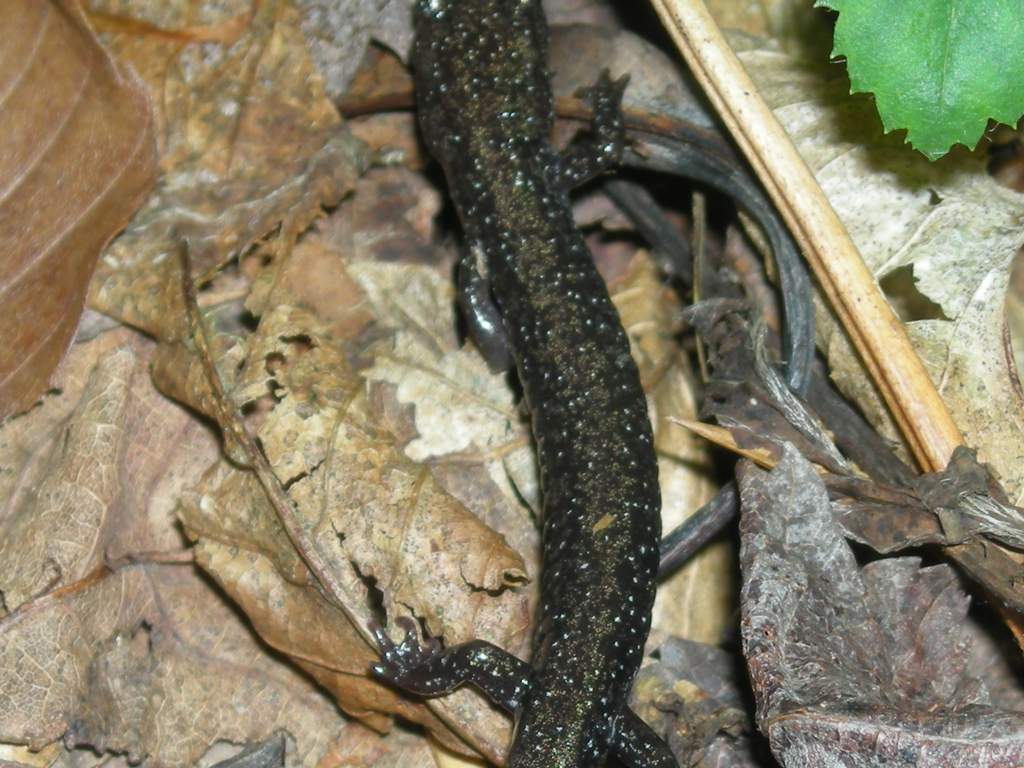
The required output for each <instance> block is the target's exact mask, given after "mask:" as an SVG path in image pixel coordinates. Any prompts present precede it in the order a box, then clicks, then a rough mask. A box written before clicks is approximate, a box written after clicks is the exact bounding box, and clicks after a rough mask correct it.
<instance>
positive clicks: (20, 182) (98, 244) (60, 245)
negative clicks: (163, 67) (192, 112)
mask: <svg viewBox="0 0 1024 768" xmlns="http://www.w3.org/2000/svg"><path fill="white" fill-rule="evenodd" d="M3 15H4V22H3V23H4V29H5V33H4V34H3V35H2V36H0V73H2V74H0V126H2V127H0V137H2V145H0V253H3V259H2V264H0V300H2V302H3V306H4V314H3V320H2V321H0V334H2V336H3V338H4V343H3V345H2V346H0V419H2V418H3V417H5V416H9V415H10V414H12V413H16V412H18V411H21V410H23V409H25V408H28V407H29V406H31V405H32V404H33V403H35V402H36V400H37V399H38V398H39V396H40V395H41V394H42V392H43V390H45V389H46V387H47V385H48V384H49V382H50V377H51V375H52V374H53V371H54V369H55V368H56V366H57V364H58V362H60V359H61V357H62V356H63V355H64V352H65V350H66V349H67V347H68V344H69V343H70V342H71V338H72V336H73V334H74V332H75V327H76V326H77V325H78V318H79V315H80V314H81V311H82V306H83V303H84V301H85V292H86V288H87V286H88V284H89V278H90V276H91V275H92V271H93V268H94V266H95V265H96V259H97V258H98V257H99V253H100V250H101V249H102V248H103V246H104V245H105V244H106V243H107V241H108V240H110V238H111V237H113V236H114V235H115V234H116V233H117V231H118V230H120V229H121V228H122V227H123V226H124V225H125V222H126V221H127V220H128V218H129V217H130V216H131V215H132V213H133V212H134V211H135V209H136V208H137V207H138V205H139V204H140V203H141V201H142V199H143V197H144V196H145V194H146V192H147V191H148V190H149V188H150V186H151V185H152V183H153V178H154V175H155V171H156V157H155V152H154V145H153V122H152V114H151V111H150V107H149V103H148V101H147V95H146V93H145V89H144V88H143V87H142V84H141V83H139V82H138V80H137V78H136V77H135V76H134V75H133V74H132V72H131V70H130V69H129V68H126V67H123V66H118V65H116V64H115V63H114V62H113V61H112V60H111V59H110V57H109V56H108V54H107V53H106V51H105V50H104V49H103V47H102V46H101V45H100V43H99V41H98V40H97V39H96V37H95V35H94V34H93V32H92V30H91V29H90V28H89V26H88V24H87V23H86V22H85V20H84V19H83V18H82V15H81V11H80V10H79V9H78V7H77V4H76V3H74V2H66V3H65V2H57V1H56V0H12V2H9V3H5V5H4V9H3Z"/></svg>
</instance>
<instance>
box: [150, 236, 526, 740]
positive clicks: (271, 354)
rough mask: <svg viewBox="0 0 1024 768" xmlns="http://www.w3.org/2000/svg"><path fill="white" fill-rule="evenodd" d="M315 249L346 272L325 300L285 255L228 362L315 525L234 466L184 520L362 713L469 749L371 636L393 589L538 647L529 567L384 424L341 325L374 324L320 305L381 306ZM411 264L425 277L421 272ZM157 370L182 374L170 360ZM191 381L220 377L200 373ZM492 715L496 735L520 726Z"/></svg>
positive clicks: (395, 600) (456, 701)
mask: <svg viewBox="0 0 1024 768" xmlns="http://www.w3.org/2000/svg"><path fill="white" fill-rule="evenodd" d="M311 249H312V250H311ZM311 252H312V253H315V254H317V258H318V259H333V262H334V269H333V271H331V270H324V271H322V273H321V276H322V277H323V280H322V281H321V282H320V284H319V286H318V288H317V291H316V293H315V294H312V295H311V294H309V293H308V289H302V290H299V289H298V288H297V287H298V286H300V285H304V284H305V283H304V281H303V280H300V279H299V277H300V275H303V274H304V272H302V270H304V269H305V268H306V267H307V266H308V263H309V262H308V260H307V258H305V257H300V258H294V257H292V256H289V257H281V259H280V260H279V264H278V265H276V268H275V269H274V271H273V277H272V279H271V280H270V286H269V287H268V288H266V289H265V290H263V291H261V295H262V296H263V298H261V299H260V303H259V306H260V311H261V314H262V316H261V318H260V322H259V326H258V328H257V329H256V331H255V332H254V333H252V334H251V335H249V336H247V337H245V338H244V339H236V340H235V341H236V344H237V347H238V348H237V351H236V352H235V353H229V354H228V357H229V358H233V359H237V360H238V363H237V364H236V365H233V366H232V367H231V368H228V369H222V370H223V374H224V379H225V381H224V384H225V387H226V390H227V393H228V397H229V398H231V399H232V401H233V403H234V406H235V407H236V408H238V409H241V410H245V409H247V408H249V407H251V406H255V405H256V404H258V403H262V405H260V406H259V409H258V412H259V417H258V420H257V421H256V422H254V424H253V426H254V429H255V431H256V434H257V435H258V437H259V440H260V444H261V445H262V447H263V450H264V451H265V452H266V455H267V457H268V459H269V460H270V463H271V465H272V467H273V468H274V471H275V473H276V474H277V476H278V478H279V480H280V481H281V482H282V483H283V484H284V485H285V486H286V487H287V489H288V493H289V496H290V497H291V499H292V501H293V502H294V510H293V511H292V510H285V513H286V514H294V515H295V519H296V521H297V524H298V527H299V529H300V530H302V531H304V532H306V533H305V534H303V537H302V539H301V540H296V541H293V540H291V539H290V538H289V535H288V534H286V533H285V530H284V528H283V527H282V525H281V523H280V522H279V519H278V515H279V514H280V513H281V510H275V509H274V508H273V507H272V506H271V504H270V503H269V502H268V500H267V498H266V495H265V491H264V489H263V487H262V486H261V485H260V483H259V482H257V481H256V479H255V478H254V477H253V476H252V475H251V474H249V473H248V472H246V471H244V470H241V469H239V468H238V467H237V466H235V465H233V464H232V463H230V462H228V461H224V462H221V464H220V465H219V466H218V467H217V468H216V470H215V471H214V472H213V473H211V474H210V475H208V477H207V479H206V481H205V482H204V484H203V486H202V487H201V488H200V489H199V495H198V496H197V497H196V498H195V499H194V500H192V501H191V502H189V503H187V504H186V505H185V507H184V508H183V510H182V513H181V514H182V519H183V521H184V522H185V525H186V528H187V530H188V531H189V532H190V535H191V536H192V537H193V538H195V539H197V550H196V552H197V560H198V562H199V563H200V565H202V566H203V567H204V568H207V569H208V570H209V571H210V572H211V574H213V575H214V577H215V578H216V579H217V580H218V583H220V584H221V586H222V587H223V588H224V589H225V590H226V591H227V592H228V593H229V594H231V595H232V596H233V597H234V598H235V599H236V601H237V602H238V603H239V604H240V605H241V606H242V607H243V609H244V610H245V611H246V613H247V614H248V615H249V616H250V618H251V619H252V621H253V623H254V625H255V627H256V629H257V631H259V632H260V634H261V636H262V637H263V638H264V639H265V640H267V641H268V642H269V643H270V644H271V645H273V646H274V647H275V648H277V649H279V650H281V651H283V652H285V653H286V654H288V655H289V656H291V657H292V658H294V659H296V661H297V662H298V663H300V664H301V665H302V666H303V667H304V668H305V669H306V670H307V671H309V672H310V673H311V674H312V675H313V676H314V677H315V678H316V679H317V680H318V681H320V682H321V684H323V685H324V686H325V687H327V688H328V689H329V690H331V691H332V692H333V693H334V694H335V695H336V696H337V699H338V701H339V703H340V704H341V706H342V707H344V708H345V709H346V711H348V712H349V713H351V714H353V715H356V716H359V717H362V718H363V719H364V720H365V721H366V722H368V723H369V724H371V725H374V726H375V727H378V728H383V727H384V726H385V725H386V721H385V720H383V719H382V718H381V717H380V715H379V714H375V713H378V712H381V711H389V712H393V713H397V714H400V715H402V716H403V717H405V718H407V719H413V720H418V721H419V722H422V723H424V724H425V725H427V726H428V727H430V728H431V729H432V730H434V731H435V732H436V733H437V734H438V736H439V737H440V738H442V739H443V740H445V741H446V742H447V743H449V744H450V745H452V746H458V745H459V742H458V741H457V740H455V739H454V738H453V737H452V735H451V733H450V731H448V729H447V728H446V727H445V726H443V725H442V723H441V721H440V720H438V719H437V718H436V717H435V716H434V715H433V714H431V712H430V710H428V709H427V708H425V707H424V706H423V704H421V703H412V702H411V701H410V700H408V699H405V698H403V697H401V696H399V695H397V694H396V693H395V692H393V691H391V690H390V689H387V688H385V687H383V686H381V685H380V684H379V683H377V682H376V681H373V680H371V679H370V678H369V677H368V668H369V665H370V663H371V662H372V660H373V659H374V658H376V651H375V649H373V648H372V647H371V646H370V645H369V643H367V642H366V640H364V639H363V638H365V637H366V627H367V625H368V623H369V622H370V621H371V619H374V618H375V616H374V610H375V609H374V604H375V602H376V600H375V598H374V597H373V593H379V594H381V595H382V596H383V608H384V611H385V612H386V615H387V617H388V618H389V619H393V618H394V617H395V616H397V615H401V614H409V613H411V614H412V615H414V616H416V617H418V618H421V619H422V620H423V621H424V624H425V627H426V628H427V630H428V631H429V632H430V633H431V634H435V635H438V636H442V635H443V636H444V637H445V639H446V641H449V642H458V641H461V640H464V639H469V638H473V637H487V638H489V639H491V640H493V641H495V642H498V643H500V644H502V645H506V646H509V647H512V648H515V647H522V645H523V638H524V637H526V636H527V635H528V633H527V631H526V630H527V626H528V624H529V611H528V605H527V602H526V596H525V594H523V593H522V592H521V591H519V590H515V589H510V588H511V587H515V586H517V585H518V584H520V583H522V582H523V580H524V578H525V572H524V566H523V563H522V561H521V560H520V558H519V557H518V555H516V554H515V553H514V552H512V551H511V550H509V549H508V547H507V546H506V545H505V544H504V542H503V541H502V539H501V537H500V536H498V535H497V534H495V533H494V532H493V531H491V530H490V529H489V528H487V527H485V526H483V525H481V523H480V522H479V520H478V519H477V518H476V517H474V516H473V515H471V514H470V513H468V512H467V511H466V510H465V508H464V507H462V506H461V505H460V504H459V503H458V502H457V501H456V500H455V499H454V498H452V497H451V496H449V495H448V494H447V493H445V492H444V490H443V489H442V488H441V487H440V486H439V485H438V484H437V482H436V481H435V480H434V479H433V477H432V476H431V474H430V472H429V470H428V469H427V468H426V467H423V466H418V465H416V464H414V463H413V462H411V461H410V460H409V459H408V458H406V457H405V456H403V455H402V453H401V452H400V451H399V450H398V447H397V445H396V444H395V442H394V440H393V438H391V437H390V436H389V435H388V434H387V433H386V432H384V431H383V430H382V429H380V428H379V427H376V426H374V424H373V422H372V420H370V419H369V418H368V413H367V408H366V403H365V400H364V395H363V392H364V389H365V385H364V383H363V380H362V379H361V378H360V377H359V376H357V375H356V374H355V373H354V372H353V371H352V370H351V369H350V367H349V364H348V363H347V361H346V359H345V351H346V349H345V346H344V344H345V342H346V341H349V342H350V343H351V339H348V340H346V339H345V338H343V337H336V336H333V335H332V333H331V329H335V330H337V329H344V328H351V329H353V330H356V331H358V330H359V329H360V328H361V327H362V325H364V323H357V324H356V325H354V326H351V325H350V324H349V323H348V321H347V319H346V317H345V313H344V312H342V313H341V314H338V311H337V309H334V310H333V312H334V314H333V315H332V314H331V313H328V315H327V316H326V317H324V318H323V319H321V318H320V317H318V316H317V315H316V314H314V313H313V311H315V310H317V309H319V308H322V307H334V308H337V307H340V306H349V307H350V308H351V310H350V311H351V312H353V313H355V314H356V315H360V314H361V315H363V316H365V312H366V309H365V308H364V307H363V305H364V304H365V302H363V301H362V300H361V299H357V300H355V301H352V300H348V301H346V302H345V303H339V301H338V298H339V293H337V292H340V295H344V294H346V293H347V292H350V291H351V290H352V288H353V283H352V281H351V279H350V278H348V277H347V275H346V267H345V263H344V262H343V261H342V259H341V257H340V255H339V254H337V253H336V252H330V251H327V250H324V249H323V246H322V245H321V246H319V247H315V248H314V247H313V246H311V245H310V244H307V245H305V246H304V248H303V249H298V250H296V251H295V252H294V255H295V256H300V255H301V254H303V253H307V254H308V253H311ZM395 269H399V268H398V267H395ZM402 269H405V270H406V271H405V279H406V280H407V281H410V282H415V277H414V275H415V270H416V268H415V267H411V266H408V265H407V266H406V267H404V268H402ZM421 271H422V272H424V273H427V272H428V270H425V269H421ZM430 274H432V273H430ZM410 278H411V280H410ZM436 279H437V280H440V278H436ZM300 305H301V306H300ZM369 306H370V307H371V308H372V307H373V304H372V302H371V303H370V304H369ZM173 351H174V348H173V347H170V346H169V347H167V348H166V353H168V354H170V353H173ZM162 354H163V353H162ZM193 365H196V363H195V362H194V361H193ZM155 370H156V371H157V372H158V373H161V372H167V375H171V374H172V373H173V372H174V371H173V369H172V368H171V367H169V366H167V365H162V364H160V363H159V362H158V364H157V366H156V368H155ZM185 380H186V381H187V382H192V385H194V386H197V387H204V386H205V382H204V381H203V380H202V379H201V378H199V377H195V376H191V375H186V376H185ZM160 381H161V379H160V378H158V382H160ZM187 389H188V385H186V387H185V390H186V391H185V392H184V395H185V398H186V399H187V400H188V401H190V402H193V403H194V404H196V405H200V406H202V404H203V403H204V402H206V397H205V396H204V395H203V394H202V393H200V392H191V393H190V392H188V391H187ZM178 391H181V388H180V386H179V387H178ZM310 555H312V556H314V557H315V558H317V561H318V562H323V563H325V564H327V565H326V567H327V568H328V569H329V570H330V571H331V573H332V576H331V583H332V584H334V585H338V586H337V589H339V590H340V592H335V593H334V594H332V595H331V598H332V599H331V600H325V599H324V598H323V596H322V594H321V592H320V589H319V587H318V585H317V584H316V583H315V579H314V578H313V577H312V575H311V574H310V573H309V572H307V570H306V568H305V565H304V562H303V560H305V559H308V558H309V556H310ZM371 586H372V587H373V590H372V591H371V589H370V587H371ZM334 601H340V605H338V604H335V603H334ZM318 626H319V627H321V628H320V629H315V630H314V629H313V628H315V627H318ZM516 638H518V639H516ZM460 701H461V703H460ZM476 702H477V700H476V699H475V698H474V696H473V695H472V694H470V693H469V692H466V693H464V694H460V695H459V696H456V697H452V699H450V700H448V701H447V702H446V704H445V706H447V707H450V708H451V707H462V708H463V709H466V708H467V707H469V708H470V709H473V708H477V707H478V706H479V704H478V703H476ZM492 717H493V718H494V719H493V721H492V722H491V723H490V727H491V734H490V738H491V739H493V738H494V737H495V735H497V734H498V733H500V732H501V729H502V728H503V727H504V723H503V722H502V720H501V719H500V718H498V717H497V715H493V716H492ZM483 728H484V725H483V724H481V725H480V731H481V732H482V731H483Z"/></svg>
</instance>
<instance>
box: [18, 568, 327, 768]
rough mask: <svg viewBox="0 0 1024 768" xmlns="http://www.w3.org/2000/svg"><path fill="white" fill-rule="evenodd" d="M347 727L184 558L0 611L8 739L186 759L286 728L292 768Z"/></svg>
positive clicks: (102, 577) (163, 761)
mask: <svg viewBox="0 0 1024 768" xmlns="http://www.w3.org/2000/svg"><path fill="white" fill-rule="evenodd" d="M200 712H201V713H202V716H201V717H197V716H196V715H197V713H200ZM341 725H342V721H341V719H340V717H339V716H338V713H337V710H336V709H335V708H334V707H333V705H332V704H331V702H330V701H329V700H328V699H327V698H326V697H325V696H324V695H323V694H322V693H321V692H320V691H319V690H318V689H317V688H316V686H315V685H313V684H312V683H311V682H309V681H308V679H306V678H305V677H304V676H302V675H300V674H298V673H296V672H295V671H294V670H293V669H291V668H290V667H288V666H286V665H282V664H281V663H279V662H278V661H275V660H274V659H272V658H271V657H270V656H268V655H267V653H266V651H265V649H264V648H263V647H262V646H261V645H260V644H259V643H258V642H256V641H255V639H254V638H253V637H252V635H251V633H250V631H249V630H248V628H247V627H246V626H245V624H244V623H242V622H241V621H240V620H239V618H238V616H237V614H236V613H235V612H234V610H233V609H232V608H231V606H230V605H228V604H227V603H226V602H225V601H224V600H223V599H222V598H220V597H218V596H217V595H216V594H215V593H214V592H213V591H211V590H210V589H209V587H208V585H207V584H206V583H204V582H203V580H202V579H199V578H197V576H196V574H195V573H194V571H192V570H191V569H190V568H187V567H181V566H154V565H145V566H142V565H138V566H130V567H127V568H123V569H121V570H118V571H116V572H113V573H111V572H108V571H105V570H101V571H100V572H98V573H97V574H95V575H93V576H90V577H88V578H86V579H84V580H82V581H80V582H76V583H74V584H71V585H69V586H68V587H67V588H65V589H63V590H60V591H57V592H53V593H51V594H49V595H47V596H45V597H41V598H38V599H36V600H34V601H33V602H32V603H30V604H26V605H24V606H23V607H22V608H21V609H20V610H18V611H16V612H15V613H13V614H11V615H9V616H7V617H6V618H5V619H2V620H0V740H3V741H12V740H13V741H16V742H27V743H28V744H29V745H30V746H33V747H41V746H43V745H45V744H48V743H50V742H52V741H54V740H55V739H57V738H60V737H61V736H62V735H64V738H65V739H66V740H67V742H68V743H69V744H71V745H74V744H82V745H89V746H92V747H93V748H95V749H98V750H101V751H107V750H109V751H113V752H123V753H125V754H126V755H127V756H128V757H129V759H131V760H141V759H144V758H145V759H147V764H148V765H152V766H167V767H168V768H171V767H173V768H178V767H179V766H180V767H181V768H184V767H185V766H190V765H192V764H193V763H194V762H195V760H196V759H197V758H198V757H199V756H200V755H201V754H203V753H204V752H205V751H206V749H207V747H208V746H209V744H210V743H212V742H213V741H215V740H217V739H228V740H231V741H235V742H243V741H247V740H258V739H261V738H266V737H267V736H268V735H270V734H271V733H273V732H274V731H275V730H276V729H278V728H285V729H287V730H288V732H289V733H291V734H292V735H293V736H294V737H295V739H296V743H297V744H298V745H299V747H298V752H299V754H297V755H296V756H295V758H296V759H295V762H294V764H296V765H307V766H312V765H313V764H315V762H316V760H317V759H318V758H319V756H320V755H321V754H323V752H324V751H325V750H326V748H327V742H328V740H329V739H330V738H331V737H332V736H333V734H334V733H335V731H336V730H337V729H338V728H340V727H341Z"/></svg>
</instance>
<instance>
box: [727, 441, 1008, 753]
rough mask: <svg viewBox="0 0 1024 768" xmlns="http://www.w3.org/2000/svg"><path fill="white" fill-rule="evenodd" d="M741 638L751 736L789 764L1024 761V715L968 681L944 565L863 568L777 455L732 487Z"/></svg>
mask: <svg viewBox="0 0 1024 768" xmlns="http://www.w3.org/2000/svg"><path fill="white" fill-rule="evenodd" d="M740 494H741V498H742V503H743V517H742V520H741V523H740V533H741V537H742V542H741V565H742V568H743V582H744V583H743V591H742V595H741V601H742V611H743V619H742V631H743V646H744V654H745V655H746V657H747V662H748V665H749V667H750V676H751V681H752V683H753V686H754V694H755V697H756V700H757V716H758V721H759V725H760V728H761V730H762V731H763V732H764V733H766V734H767V735H768V738H769V740H770V742H771V746H772V751H773V752H774V754H775V756H776V757H777V758H778V759H779V761H780V762H782V763H783V765H785V766H787V768H795V767H796V766H821V765H843V766H865V767H866V766H874V765H877V764H878V763H879V761H883V762H885V763H886V764H887V765H906V766H950V765H963V766H967V765H971V766H997V765H1016V764H1018V763H1021V762H1022V761H1024V713H1021V712H1013V711H1005V710H1000V709H998V708H996V707H994V706H992V705H991V704H990V703H989V697H988V692H987V690H986V688H985V685H984V683H983V682H981V680H980V679H979V678H978V677H976V676H974V675H972V674H971V672H969V671H968V669H967V665H968V660H969V659H970V653H971V642H970V634H969V629H968V626H967V623H966V612H967V607H968V603H969V598H968V597H967V595H966V593H964V591H963V589H962V587H961V586H960V583H959V581H958V579H957V577H956V574H955V572H954V571H953V570H952V569H951V568H950V567H949V566H946V565H939V566H933V567H930V568H921V567H920V561H919V560H917V559H916V558H899V559H892V560H881V561H877V562H874V563H870V564H868V565H867V566H865V567H863V568H860V567H858V565H857V562H856V560H855V559H854V556H853V553H852V551H851V550H850V548H849V546H848V545H847V544H846V542H845V541H844V540H843V538H842V532H841V530H840V529H839V528H838V526H837V525H836V523H835V522H834V520H833V516H832V512H831V510H830V508H829V502H828V495H827V493H826V490H825V487H824V484H823V483H822V482H821V480H820V479H819V478H818V477H817V475H816V474H815V472H814V470H813V468H812V467H811V465H810V464H809V463H808V462H807V461H806V460H804V459H803V458H802V457H801V456H800V455H799V454H798V453H797V452H796V451H795V450H794V449H793V448H791V447H786V448H785V449H784V451H783V456H782V460H781V461H780V463H779V465H778V467H777V468H776V469H775V470H774V471H772V472H771V473H768V472H764V471H762V470H759V469H756V468H754V467H752V466H750V465H745V466H744V468H743V472H742V474H741V477H740Z"/></svg>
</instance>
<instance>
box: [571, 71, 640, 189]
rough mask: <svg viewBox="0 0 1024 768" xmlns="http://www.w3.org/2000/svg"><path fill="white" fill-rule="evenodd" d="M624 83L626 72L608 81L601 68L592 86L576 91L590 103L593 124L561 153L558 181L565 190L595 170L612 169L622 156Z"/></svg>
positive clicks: (595, 172) (592, 174)
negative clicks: (588, 132) (581, 137)
mask: <svg viewBox="0 0 1024 768" xmlns="http://www.w3.org/2000/svg"><path fill="white" fill-rule="evenodd" d="M628 82H629V75H623V76H622V77H620V78H619V79H618V80H612V79H611V76H610V75H609V74H608V70H607V69H605V70H603V71H602V72H601V75H600V77H599V78H598V80H597V82H596V83H595V84H594V85H592V86H590V87H589V88H581V89H579V90H578V91H577V92H576V95H577V96H579V97H580V98H584V99H586V100H587V101H589V102H590V107H591V109H592V110H593V123H592V126H591V133H590V135H589V136H587V137H586V138H583V139H575V140H573V142H572V144H570V145H569V146H568V147H567V148H566V150H565V152H564V153H563V155H562V160H561V163H560V165H561V175H560V177H559V184H560V185H561V186H562V187H563V188H564V189H565V190H567V191H568V190H570V189H573V188H574V187H578V186H579V185H580V184H583V183H584V182H586V181H589V180H590V179H592V178H594V177H595V176H597V175H598V174H599V173H602V172H604V171H607V170H609V169H610V168H614V167H615V166H616V165H618V164H619V161H620V160H621V159H622V149H623V147H624V146H625V143H626V137H625V128H624V126H623V123H622V94H623V92H624V91H625V90H626V84H627V83H628Z"/></svg>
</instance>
